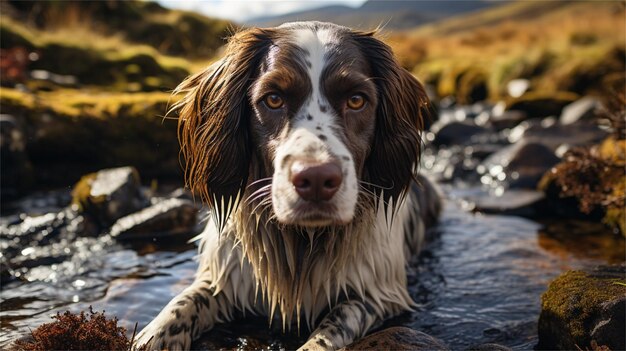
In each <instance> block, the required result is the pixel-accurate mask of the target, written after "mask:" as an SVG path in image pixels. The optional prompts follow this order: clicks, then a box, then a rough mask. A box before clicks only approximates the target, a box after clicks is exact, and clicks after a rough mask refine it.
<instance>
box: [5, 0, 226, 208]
mask: <svg viewBox="0 0 626 351" xmlns="http://www.w3.org/2000/svg"><path fill="white" fill-rule="evenodd" d="M0 11H1V12H2V21H1V22H0V53H1V55H0V59H1V60H0V63H1V66H0V67H1V73H0V77H1V78H2V79H1V80H0V83H1V85H2V87H1V88H0V111H1V114H2V118H1V119H0V123H1V124H2V148H1V150H2V154H1V157H2V160H1V161H0V162H1V163H2V168H1V170H2V177H1V178H2V189H1V191H0V193H1V195H2V198H3V199H4V198H6V197H14V196H19V195H20V194H22V193H23V192H24V191H27V190H29V191H32V190H37V189H40V188H47V187H51V186H65V185H68V184H71V183H73V182H75V181H76V180H77V179H78V178H79V177H80V176H81V175H83V174H84V173H86V172H90V171H94V170H97V169H100V168H102V167H114V166H125V165H133V166H135V167H137V168H138V169H139V170H140V171H142V173H144V174H147V175H148V177H154V179H171V178H175V179H177V181H178V177H179V175H180V165H179V160H178V141H177V137H176V120H175V118H174V120H171V119H166V118H164V117H163V116H164V115H166V112H167V108H168V105H169V104H170V103H171V101H172V100H173V99H174V98H173V97H172V96H171V91H172V90H173V89H174V88H175V87H176V86H177V85H178V84H179V83H180V82H181V81H182V80H183V79H184V78H185V77H186V76H188V75H189V74H191V73H192V72H196V71H198V70H200V69H202V68H203V67H206V66H207V65H208V64H210V62H211V61H212V60H214V57H216V55H217V54H218V50H219V49H220V47H221V46H222V45H223V44H224V38H225V37H227V36H228V33H229V31H230V29H231V28H232V24H231V23H230V22H228V21H225V20H220V19H212V18H208V17H204V16H202V15H199V14H196V13H193V12H186V11H179V10H168V9H166V8H163V7H161V6H160V5H159V4H157V3H154V2H147V1H121V0H108V1H7V0H0ZM5 132H6V133H5ZM7 145H8V146H7ZM9 146H10V147H9Z"/></svg>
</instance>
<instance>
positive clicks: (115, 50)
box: [1, 18, 192, 91]
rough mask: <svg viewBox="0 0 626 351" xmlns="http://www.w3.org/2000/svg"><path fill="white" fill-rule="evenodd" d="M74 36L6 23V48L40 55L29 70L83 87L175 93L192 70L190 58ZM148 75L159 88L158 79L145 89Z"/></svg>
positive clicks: (85, 34) (95, 37) (114, 40)
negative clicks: (66, 77)
mask: <svg viewBox="0 0 626 351" xmlns="http://www.w3.org/2000/svg"><path fill="white" fill-rule="evenodd" d="M75 32H77V33H79V34H75V33H72V32H70V31H67V30H62V31H59V32H49V33H47V32H39V31H37V30H35V29H32V28H27V27H25V26H24V25H22V24H20V23H18V22H16V21H14V20H11V19H10V18H9V19H7V20H6V21H4V20H3V23H2V37H3V38H5V33H6V37H7V39H6V40H5V39H2V41H1V43H2V48H12V47H24V48H26V49H28V50H29V51H35V52H37V54H38V56H39V59H38V60H37V61H35V62H31V63H30V66H29V69H40V70H46V71H50V72H53V73H57V74H63V75H71V76H75V77H76V78H77V79H78V81H79V82H80V83H81V84H87V85H102V86H107V87H108V89H115V90H122V91H123V90H127V89H126V87H127V86H128V85H129V84H133V83H134V84H136V85H138V86H139V90H144V91H153V90H172V89H173V88H175V87H176V85H177V84H178V83H179V82H180V81H181V80H183V79H184V78H185V77H186V76H187V75H188V74H189V72H190V71H191V69H192V68H191V67H190V63H189V62H188V61H187V60H186V59H182V58H175V57H168V56H164V55H162V54H159V53H158V52H157V51H156V50H155V49H153V48H150V47H147V46H141V45H131V44H129V43H127V42H124V41H123V40H122V39H120V38H117V37H111V38H101V37H100V36H99V35H97V34H94V33H91V32H81V31H80V30H75ZM68 62H71V64H68ZM129 67H134V68H135V71H133V70H129ZM146 76H150V77H153V78H156V79H157V80H158V82H157V83H156V84H155V82H154V79H153V81H152V82H148V84H146V82H145V77H146Z"/></svg>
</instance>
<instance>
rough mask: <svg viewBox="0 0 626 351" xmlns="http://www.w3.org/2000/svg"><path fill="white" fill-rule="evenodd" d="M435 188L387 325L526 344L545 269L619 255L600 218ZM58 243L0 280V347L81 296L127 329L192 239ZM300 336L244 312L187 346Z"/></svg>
mask: <svg viewBox="0 0 626 351" xmlns="http://www.w3.org/2000/svg"><path fill="white" fill-rule="evenodd" d="M446 193H447V194H448V198H449V199H448V200H447V204H446V207H445V211H444V213H443V217H442V219H441V222H440V224H439V226H438V227H437V228H436V231H437V234H438V235H437V236H436V239H434V241H432V242H431V243H430V244H429V246H428V247H427V249H426V250H425V251H424V252H423V254H422V255H421V256H420V257H415V258H414V259H413V261H412V262H411V264H410V267H409V270H408V272H409V273H408V278H409V290H410V293H411V295H412V296H413V298H414V299H415V300H416V301H417V302H418V303H419V308H418V309H417V310H416V311H414V312H412V313H405V314H404V315H401V316H399V317H396V318H394V319H392V320H390V321H388V322H387V323H386V325H387V326H391V325H406V326H409V327H412V328H415V329H418V330H421V331H423V332H426V333H427V334H430V335H432V336H435V337H437V338H440V339H442V340H443V341H444V342H446V343H447V344H448V345H449V346H450V347H451V348H452V349H455V350H457V349H464V348H467V347H469V346H471V345H475V344H480V343H487V342H496V343H500V344H503V345H506V346H509V347H512V348H514V349H520V350H526V349H532V348H533V346H534V345H535V344H536V342H537V319H538V317H539V312H540V297H541V294H542V293H543V292H544V291H545V290H546V288H547V284H548V283H549V282H550V281H551V280H552V279H554V278H555V277H556V276H558V275H559V274H560V273H562V272H564V271H566V270H568V269H576V268H585V267H592V266H595V265H598V264H604V263H614V262H620V261H623V260H624V257H625V253H624V250H625V249H624V241H623V240H621V239H619V238H617V237H616V236H615V235H612V234H611V233H610V232H609V231H608V230H606V229H605V228H603V227H602V226H600V225H597V224H589V223H585V222H572V221H567V222H565V221H560V222H552V223H550V222H546V223H542V224H540V223H537V222H534V221H531V220H527V219H524V218H521V217H510V216H501V215H483V214H476V213H470V212H466V211H464V210H462V209H461V207H462V206H461V205H460V203H461V201H460V200H456V199H455V190H454V189H448V190H447V191H446ZM49 202H50V201H49ZM50 203H52V205H50ZM50 203H48V204H47V205H46V203H45V201H44V205H46V206H47V207H41V208H35V209H34V211H35V212H37V211H39V212H40V213H41V211H50V212H52V211H53V210H54V203H53V201H51V202H50ZM42 206H43V205H42ZM57 210H60V208H57ZM15 220H16V215H7V216H4V217H2V219H1V221H2V222H1V223H4V224H6V223H8V222H10V221H15ZM1 223H0V224H1ZM573 233H577V234H576V235H574V234H573ZM581 233H587V234H581ZM63 245H66V247H59V248H58V249H59V250H61V251H63V250H66V251H67V253H68V255H67V256H66V257H65V258H64V259H63V260H60V261H59V260H58V259H57V260H56V261H55V260H52V261H51V262H49V264H45V261H44V264H40V265H39V266H37V267H34V268H31V269H30V270H29V271H28V273H27V274H24V275H23V276H22V277H21V279H17V280H12V281H9V282H6V283H3V286H2V291H1V292H0V303H1V312H0V321H1V324H0V348H5V347H6V346H7V345H8V344H9V343H10V342H11V340H13V339H15V338H17V337H21V336H24V335H26V334H28V333H29V330H31V329H33V328H35V327H36V326H38V325H39V324H41V323H44V322H49V321H51V319H50V316H51V315H53V314H54V313H56V312H57V311H65V310H67V309H70V310H72V311H80V310H85V309H87V308H88V306H89V305H92V306H93V307H94V310H98V311H101V310H106V313H107V315H109V316H113V315H115V316H117V317H118V318H119V320H120V323H121V325H122V326H125V327H126V328H127V329H128V330H129V334H130V333H132V330H133V327H134V324H135V322H137V323H138V325H139V328H142V327H143V326H144V325H145V324H147V323H148V322H149V321H150V320H151V319H152V318H153V317H154V316H156V315H157V314H158V312H159V311H160V309H161V308H162V307H163V306H164V305H165V304H166V303H167V302H168V301H169V300H170V299H171V298H172V297H173V296H174V295H176V294H177V293H178V292H180V291H181V290H182V289H184V288H185V287H186V286H187V285H188V284H189V283H190V282H191V280H192V279H193V274H194V271H195V268H196V262H195V261H194V257H195V255H196V247H195V245H194V244H181V243H172V242H159V243H143V244H141V245H140V246H138V245H136V244H135V245H129V244H122V243H119V242H116V241H115V240H114V239H112V238H109V237H107V236H104V237H102V236H101V237H99V238H78V239H76V240H73V241H71V242H66V243H64V244H61V246H63ZM24 250H36V247H32V248H29V247H25V248H24ZM22 252H24V251H22ZM60 257H63V256H60ZM3 269H5V267H3ZM303 340H304V339H303V336H297V335H281V333H280V331H273V332H271V333H269V334H268V331H267V322H266V320H265V319H263V318H249V319H247V320H246V321H245V322H237V323H231V324H230V325H226V326H221V327H219V328H217V329H216V330H214V331H212V332H210V333H208V334H207V335H206V336H205V338H204V339H203V341H202V342H201V343H199V344H198V346H200V347H204V348H227V349H231V348H236V349H241V350H244V349H256V348H261V347H263V348H265V347H269V348H271V349H280V348H287V349H291V348H295V347H297V346H298V345H299V343H300V342H302V341H303Z"/></svg>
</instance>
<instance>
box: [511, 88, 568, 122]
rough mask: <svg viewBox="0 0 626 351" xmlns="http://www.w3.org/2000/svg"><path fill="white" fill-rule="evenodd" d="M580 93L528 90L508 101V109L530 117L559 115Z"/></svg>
mask: <svg viewBox="0 0 626 351" xmlns="http://www.w3.org/2000/svg"><path fill="white" fill-rule="evenodd" d="M577 99H578V95H577V94H574V93H570V92H534V91H533V92H528V93H526V94H524V95H522V96H520V97H518V98H511V99H510V100H509V101H507V104H506V109H507V110H519V111H523V112H525V113H526V114H527V115H528V117H530V118H535V117H539V118H541V117H548V116H558V115H560V114H561V111H562V110H563V108H564V107H565V106H567V105H568V104H570V103H572V102H574V101H576V100H577Z"/></svg>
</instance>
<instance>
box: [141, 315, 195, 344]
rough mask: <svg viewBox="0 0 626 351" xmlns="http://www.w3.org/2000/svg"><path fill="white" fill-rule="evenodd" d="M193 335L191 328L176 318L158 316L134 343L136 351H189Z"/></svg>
mask: <svg viewBox="0 0 626 351" xmlns="http://www.w3.org/2000/svg"><path fill="white" fill-rule="evenodd" d="M190 348H191V333H190V331H189V326H187V325H186V324H185V323H184V322H181V321H179V320H176V319H174V318H170V319H166V318H161V316H158V317H157V318H156V319H154V320H153V321H152V322H150V324H148V325H147V326H146V327H145V328H144V329H143V330H142V331H141V332H140V333H139V334H137V336H136V337H135V340H134V341H133V350H135V351H153V350H168V351H174V350H189V349H190Z"/></svg>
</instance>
